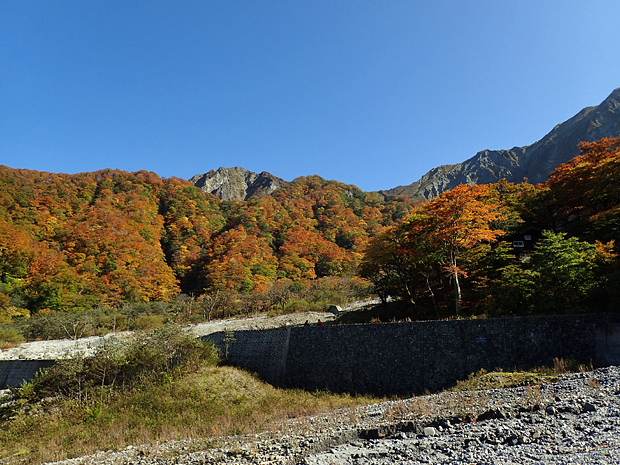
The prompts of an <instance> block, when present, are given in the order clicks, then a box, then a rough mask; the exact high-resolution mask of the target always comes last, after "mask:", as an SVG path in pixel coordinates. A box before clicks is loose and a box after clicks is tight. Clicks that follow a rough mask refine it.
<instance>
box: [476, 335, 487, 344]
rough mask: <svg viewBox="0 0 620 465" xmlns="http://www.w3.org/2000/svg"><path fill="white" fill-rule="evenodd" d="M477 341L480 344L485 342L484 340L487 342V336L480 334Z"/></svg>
mask: <svg viewBox="0 0 620 465" xmlns="http://www.w3.org/2000/svg"><path fill="white" fill-rule="evenodd" d="M476 342H477V343H478V344H482V343H484V342H487V338H486V337H484V336H478V337H477V338H476Z"/></svg>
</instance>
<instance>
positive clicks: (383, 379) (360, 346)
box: [206, 314, 620, 393]
mask: <svg viewBox="0 0 620 465" xmlns="http://www.w3.org/2000/svg"><path fill="white" fill-rule="evenodd" d="M618 324H620V314H594V315H566V316H536V317H518V318H492V319H473V320H454V321H427V322H411V323H382V324H364V325H324V326H320V327H319V326H316V325H312V326H297V327H288V328H279V329H274V330H263V331H236V332H234V333H229V334H228V335H229V339H230V336H231V335H232V336H233V337H234V340H233V341H230V340H229V343H228V358H229V360H230V361H231V362H233V363H236V364H238V365H240V366H243V367H245V368H248V369H250V370H252V371H255V372H257V373H258V374H259V375H260V376H261V377H263V378H264V379H265V380H266V381H268V382H270V383H272V384H275V385H279V386H285V387H298V388H303V389H309V390H314V389H329V390H331V391H334V392H358V393H371V392H380V393H421V392H424V391H425V390H430V391H435V390H439V389H442V388H445V387H447V386H449V385H451V384H453V383H454V382H455V381H457V380H460V379H465V378H467V376H468V375H469V374H470V373H473V372H476V371H478V370H480V369H481V368H484V369H487V370H494V369H496V368H503V369H512V368H514V367H519V366H526V365H531V364H537V363H541V362H550V361H552V360H553V358H555V357H558V358H564V359H578V360H583V361H593V362H595V361H599V362H601V363H606V364H612V363H620V351H618V343H619V342H620V331H619V330H618V328H620V326H618ZM614 328H616V329H614ZM223 335H224V333H216V334H213V335H209V336H206V338H207V339H210V340H212V341H213V342H215V343H216V344H217V345H218V346H219V347H220V349H221V350H222V353H224V352H225V347H224V345H223V342H222V340H223V339H222V338H223Z"/></svg>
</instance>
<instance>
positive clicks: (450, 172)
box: [382, 88, 620, 199]
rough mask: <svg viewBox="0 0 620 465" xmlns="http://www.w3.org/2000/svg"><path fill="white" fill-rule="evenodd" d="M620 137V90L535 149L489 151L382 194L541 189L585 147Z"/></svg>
mask: <svg viewBox="0 0 620 465" xmlns="http://www.w3.org/2000/svg"><path fill="white" fill-rule="evenodd" d="M619 134H620V88H618V89H616V90H614V91H613V92H612V93H611V95H609V97H607V98H606V99H605V100H604V101H603V102H602V103H601V104H600V105H598V106H596V107H588V108H584V109H583V110H581V111H580V112H579V113H577V114H576V115H575V116H573V117H572V118H570V119H569V120H567V121H565V122H564V123H561V124H558V125H557V126H556V127H554V128H553V129H552V130H551V132H549V134H547V135H546V136H545V137H543V138H542V139H541V140H539V141H537V142H535V143H533V144H532V145H527V146H525V147H514V148H512V149H509V150H483V151H482V152H478V153H477V154H476V155H474V156H473V157H472V158H470V159H469V160H466V161H464V162H462V163H458V164H456V165H443V166H439V167H437V168H434V169H432V170H431V171H429V172H428V173H426V174H425V175H424V176H422V178H421V179H419V180H418V181H416V182H414V183H413V184H410V185H408V186H399V187H395V188H393V189H390V190H387V191H382V193H383V194H388V195H406V196H408V197H411V198H420V199H422V198H425V199H428V198H431V197H435V196H437V195H439V194H441V193H442V192H444V191H447V190H450V189H452V188H454V187H456V186H457V185H459V184H470V185H472V184H488V183H492V182H497V181H499V180H500V179H502V178H506V180H508V181H511V182H521V181H523V179H527V180H528V181H529V182H530V183H532V184H536V183H539V182H544V181H546V180H547V178H548V176H549V174H550V173H551V172H552V171H553V170H554V169H555V168H557V167H558V166H560V165H561V164H562V163H566V162H567V161H569V160H570V159H571V158H574V157H575V156H577V155H579V147H578V146H577V144H579V142H582V141H586V142H592V141H595V140H598V139H601V138H603V137H617V136H618V135H619Z"/></svg>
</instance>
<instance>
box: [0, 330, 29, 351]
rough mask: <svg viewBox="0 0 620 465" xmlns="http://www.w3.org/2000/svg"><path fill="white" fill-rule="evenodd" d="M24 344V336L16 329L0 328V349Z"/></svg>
mask: <svg viewBox="0 0 620 465" xmlns="http://www.w3.org/2000/svg"><path fill="white" fill-rule="evenodd" d="M22 342H24V335H23V334H22V333H21V332H19V330H18V329H16V328H0V349H7V348H9V347H14V346H16V345H18V344H21V343H22Z"/></svg>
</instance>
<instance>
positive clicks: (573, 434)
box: [57, 367, 620, 465]
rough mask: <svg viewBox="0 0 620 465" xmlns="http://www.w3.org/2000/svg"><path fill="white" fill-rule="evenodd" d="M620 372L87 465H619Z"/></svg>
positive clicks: (398, 405)
mask: <svg viewBox="0 0 620 465" xmlns="http://www.w3.org/2000/svg"><path fill="white" fill-rule="evenodd" d="M619 431H620V368H619V367H608V368H603V369H598V370H595V371H592V372H587V373H577V374H569V375H562V376H560V377H559V378H558V380H557V382H555V383H549V384H543V385H542V386H532V387H529V386H527V387H520V388H511V389H495V390H488V391H475V392H459V393H453V392H449V393H441V394H434V395H428V396H420V397H413V398H410V399H406V400H402V401H391V402H385V403H382V404H376V405H370V406H366V407H363V408H359V409H356V410H341V411H337V412H334V413H333V414H330V415H329V416H325V417H312V418H304V419H301V420H295V421H290V422H288V423H286V424H284V425H281V428H280V429H279V430H277V431H272V432H270V433H266V434H263V435H257V436H243V437H241V436H237V437H228V438H219V439H217V440H213V441H212V442H207V441H200V440H187V441H174V442H167V443H162V444H156V445H152V446H131V447H128V448H127V449H124V450H122V451H115V452H112V451H111V452H101V453H98V454H95V455H92V456H88V457H81V458H77V459H71V460H66V461H63V462H57V464H63V465H70V464H71V465H73V464H75V465H77V464H83V465H87V464H93V465H95V464H97V465H103V464H134V463H135V464H145V465H147V464H179V465H181V464H182V465H190V464H206V463H220V464H239V465H244V464H300V465H328V464H334V463H335V464H343V465H345V464H356V465H358V464H359V465H365V464H388V463H389V464H392V463H400V464H479V465H482V464H489V465H491V464H534V463H545V464H584V463H588V464H591V463H592V464H614V465H616V464H618V463H620V435H618V432H619Z"/></svg>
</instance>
